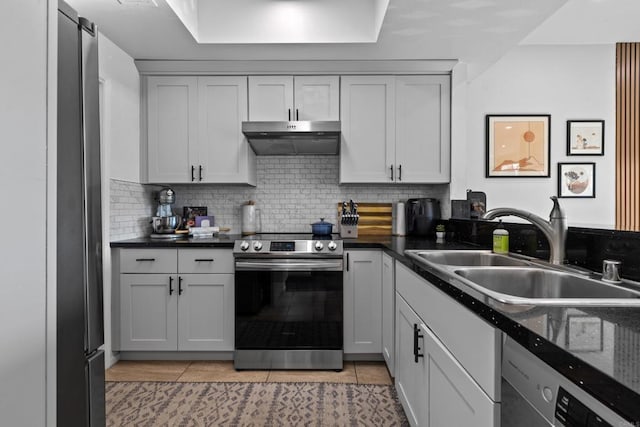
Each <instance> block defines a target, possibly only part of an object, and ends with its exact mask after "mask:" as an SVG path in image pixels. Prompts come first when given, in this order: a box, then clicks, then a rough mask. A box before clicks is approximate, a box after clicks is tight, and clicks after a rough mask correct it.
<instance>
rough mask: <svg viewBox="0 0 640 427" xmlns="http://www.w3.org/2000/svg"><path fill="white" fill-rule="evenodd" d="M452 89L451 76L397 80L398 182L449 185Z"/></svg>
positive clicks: (412, 77)
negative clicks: (447, 183)
mask: <svg viewBox="0 0 640 427" xmlns="http://www.w3.org/2000/svg"><path fill="white" fill-rule="evenodd" d="M449 86H450V83H449V76H397V77H396V96H395V101H396V108H395V133H396V138H395V139H396V150H395V151H396V155H395V163H394V167H395V168H396V174H395V179H396V182H398V183H446V182H449V180H450V172H449V169H450V160H449V159H450V146H451V134H450V110H451V105H450V102H451V96H450V91H451V90H450V87H449Z"/></svg>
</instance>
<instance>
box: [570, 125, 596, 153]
mask: <svg viewBox="0 0 640 427" xmlns="http://www.w3.org/2000/svg"><path fill="white" fill-rule="evenodd" d="M567 156H604V120H567Z"/></svg>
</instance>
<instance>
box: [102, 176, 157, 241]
mask: <svg viewBox="0 0 640 427" xmlns="http://www.w3.org/2000/svg"><path fill="white" fill-rule="evenodd" d="M110 186H111V188H110V194H109V196H110V201H111V210H110V213H111V215H110V221H111V226H110V236H109V238H110V240H124V239H131V238H134V237H142V236H147V235H149V233H151V224H150V221H151V216H153V214H155V209H156V202H155V200H154V199H153V198H154V193H155V192H156V191H158V190H159V189H160V188H161V187H158V186H156V185H142V184H137V183H134V182H128V181H119V180H116V179H112V180H111V181H110Z"/></svg>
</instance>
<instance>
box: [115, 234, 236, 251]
mask: <svg viewBox="0 0 640 427" xmlns="http://www.w3.org/2000/svg"><path fill="white" fill-rule="evenodd" d="M241 238H242V236H240V235H239V234H219V235H218V236H216V237H196V238H193V237H182V238H178V239H167V240H164V239H152V238H150V237H137V238H135V239H128V240H118V241H115V242H111V247H112V248H186V247H188V248H233V243H234V242H235V241H236V240H237V239H241Z"/></svg>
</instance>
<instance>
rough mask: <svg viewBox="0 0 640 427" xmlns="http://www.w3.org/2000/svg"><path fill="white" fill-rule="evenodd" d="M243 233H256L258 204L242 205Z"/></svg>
mask: <svg viewBox="0 0 640 427" xmlns="http://www.w3.org/2000/svg"><path fill="white" fill-rule="evenodd" d="M241 222H242V234H243V235H245V236H247V235H250V234H256V205H242V216H241Z"/></svg>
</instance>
